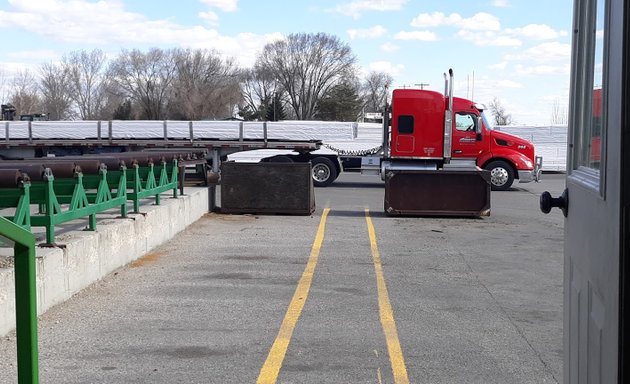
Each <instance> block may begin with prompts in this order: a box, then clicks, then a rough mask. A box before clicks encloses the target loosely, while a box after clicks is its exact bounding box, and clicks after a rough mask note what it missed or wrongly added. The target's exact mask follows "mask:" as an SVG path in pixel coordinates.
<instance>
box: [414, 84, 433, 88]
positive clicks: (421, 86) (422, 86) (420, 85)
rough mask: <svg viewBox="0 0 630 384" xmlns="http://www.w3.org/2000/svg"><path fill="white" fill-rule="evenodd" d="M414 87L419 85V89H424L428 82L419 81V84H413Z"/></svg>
mask: <svg viewBox="0 0 630 384" xmlns="http://www.w3.org/2000/svg"><path fill="white" fill-rule="evenodd" d="M414 85H415V86H416V87H420V89H424V87H428V86H429V84H428V83H420V84H414Z"/></svg>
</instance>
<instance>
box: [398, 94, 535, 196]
mask: <svg viewBox="0 0 630 384" xmlns="http://www.w3.org/2000/svg"><path fill="white" fill-rule="evenodd" d="M448 102H449V101H448V98H447V97H445V96H444V95H442V94H441V93H438V92H435V91H429V90H417V89H396V90H394V92H393V95H392V133H391V148H390V156H391V158H392V159H394V160H397V161H416V162H417V161H423V160H424V161H427V162H434V163H436V164H438V166H441V165H443V162H444V159H448V158H452V159H460V160H466V159H468V160H471V161H473V160H474V161H475V164H476V165H477V166H478V167H480V168H483V169H487V170H489V171H490V173H491V184H492V189H493V190H507V189H509V188H510V187H511V186H512V183H513V182H514V180H515V179H518V180H519V181H520V182H521V183H527V182H531V181H534V180H536V181H537V180H538V179H539V177H540V167H541V165H542V158H536V157H535V154H534V145H533V144H532V143H530V142H529V141H527V140H525V139H522V138H520V137H517V136H513V135H510V134H507V133H505V132H499V131H495V130H492V129H491V127H490V124H489V123H488V120H487V118H486V117H485V115H484V114H483V109H481V108H480V107H479V106H477V105H475V104H474V103H473V102H472V101H470V100H466V99H463V98H459V97H454V98H453V118H452V122H451V134H450V140H449V137H448V135H445V134H444V128H443V127H444V126H445V123H444V122H445V119H446V118H447V114H448V112H447V111H448V105H447V104H448ZM446 124H448V123H446ZM445 142H446V143H447V145H444V143H445ZM449 147H450V148H449ZM449 149H450V151H449ZM445 152H447V153H445ZM446 161H448V160H446Z"/></svg>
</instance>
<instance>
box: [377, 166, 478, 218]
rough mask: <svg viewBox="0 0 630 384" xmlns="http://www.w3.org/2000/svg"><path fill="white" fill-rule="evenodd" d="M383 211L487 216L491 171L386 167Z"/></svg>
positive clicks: (427, 214) (413, 214)
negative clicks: (394, 168) (388, 168)
mask: <svg viewBox="0 0 630 384" xmlns="http://www.w3.org/2000/svg"><path fill="white" fill-rule="evenodd" d="M384 205H385V213H386V214H387V215H391V216H461V217H465V216H473V217H477V216H489V215H490V173H489V172H488V171H485V170H480V169H477V170H462V169H453V170H451V169H442V170H389V171H387V172H386V174H385V201H384Z"/></svg>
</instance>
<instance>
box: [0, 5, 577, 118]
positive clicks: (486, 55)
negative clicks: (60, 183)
mask: <svg viewBox="0 0 630 384" xmlns="http://www.w3.org/2000/svg"><path fill="white" fill-rule="evenodd" d="M571 18H572V1H570V0H547V1H540V0H528V1H525V0H478V1H475V2H471V1H461V0H450V1H434V0H433V1H429V0H318V1H311V0H294V1H273V0H268V1H260V0H180V1H177V2H173V1H169V2H166V1H161V0H153V1H149V0H133V1H132V0H113V1H112V0H102V1H87V0H72V1H61V0H8V1H7V0H5V1H0V31H1V32H2V36H3V39H2V40H3V43H2V47H1V48H0V86H2V85H5V86H6V85H7V84H9V83H10V80H11V77H12V76H13V74H14V73H15V72H16V71H18V70H24V69H29V70H31V71H33V72H36V71H37V67H38V66H39V65H40V64H43V63H49V62H55V61H57V60H59V59H60V58H61V56H62V55H63V54H64V53H68V52H70V51H73V50H79V49H83V50H91V49H94V48H100V49H102V50H104V51H105V52H107V53H109V54H111V55H115V54H116V53H118V52H119V51H120V50H121V49H122V48H127V49H129V48H139V49H147V48H149V47H161V48H170V47H192V48H213V49H216V50H218V51H219V52H221V53H223V54H224V55H225V56H226V57H234V58H235V59H236V60H237V62H238V63H239V64H240V65H241V66H243V67H249V66H251V65H252V64H253V62H254V60H255V58H256V54H257V53H258V52H259V51H260V50H261V48H262V47H263V46H264V44H265V43H268V42H271V41H273V40H275V39H279V38H282V37H283V36H286V35H289V34H291V33H298V32H325V33H328V34H334V35H336V36H338V37H339V38H340V39H341V40H342V41H343V42H346V43H348V44H349V45H350V46H351V47H352V50H353V52H354V53H355V55H356V56H357V59H358V63H357V64H358V66H359V67H360V70H361V71H362V73H366V72H367V71H369V70H379V71H387V72H389V73H391V74H392V76H393V77H394V84H393V86H394V87H403V86H411V87H413V86H416V84H429V86H427V88H430V89H434V90H437V91H440V92H441V91H443V88H444V85H443V84H444V83H443V73H444V72H445V71H447V70H448V68H453V70H454V72H455V78H456V82H455V95H457V96H462V97H468V98H471V97H474V100H475V101H476V102H479V103H485V104H486V105H488V104H489V103H490V101H492V99H493V98H494V97H497V98H498V99H499V100H500V101H501V103H502V104H503V106H504V107H505V108H506V110H507V112H508V113H511V114H512V116H513V118H514V120H515V122H516V123H519V124H525V125H546V124H549V123H550V121H551V116H552V106H553V105H554V104H557V105H559V106H560V108H561V109H562V110H566V108H567V104H568V101H567V100H568V93H569V71H570V51H571V48H570V44H571V34H570V31H571V22H572V20H571ZM473 74H474V86H473ZM2 94H4V92H3V93H2ZM5 101H6V100H2V102H5Z"/></svg>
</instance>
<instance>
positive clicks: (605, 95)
mask: <svg viewBox="0 0 630 384" xmlns="http://www.w3.org/2000/svg"><path fill="white" fill-rule="evenodd" d="M624 3H626V4H624ZM573 25H574V28H573V30H574V35H573V51H572V61H571V64H572V68H571V97H570V116H569V140H568V141H569V142H568V159H567V160H568V161H567V182H566V186H567V188H566V191H565V193H564V194H563V196H562V197H559V198H556V199H551V198H550V196H549V195H548V194H543V196H541V209H543V211H548V210H549V209H550V208H551V206H559V207H561V208H562V209H563V212H564V214H565V216H566V220H565V227H564V228H565V245H564V382H565V383H622V382H627V381H625V380H624V377H625V376H626V375H627V373H626V372H625V370H627V369H628V368H626V367H625V366H624V364H623V359H624V355H625V353H624V349H625V348H626V347H625V339H626V338H627V336H625V331H624V329H625V328H626V327H627V325H626V322H627V320H624V309H625V308H626V306H627V303H628V302H630V301H629V300H628V298H627V296H628V295H627V293H626V292H624V286H625V284H626V282H625V280H626V279H627V278H626V276H628V275H627V274H626V272H625V270H626V269H627V268H628V266H626V265H625V264H624V258H625V253H626V251H625V248H624V245H623V244H624V242H625V239H626V237H627V236H626V234H625V231H626V228H627V220H628V219H627V218H626V216H627V213H626V211H625V207H626V206H627V204H628V202H629V201H628V198H627V197H625V196H626V195H629V194H630V189H629V188H626V186H627V185H628V183H629V182H630V174H629V173H630V167H629V166H628V159H630V156H629V155H628V154H626V152H629V151H630V147H629V144H630V132H628V128H629V127H628V119H627V113H628V109H629V108H630V105H628V98H627V94H628V78H627V76H628V75H627V73H628V62H627V61H628V41H627V39H628V36H629V34H628V4H627V1H624V0H575V3H574V19H573ZM622 143H625V144H626V145H625V148H624V145H622Z"/></svg>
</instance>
